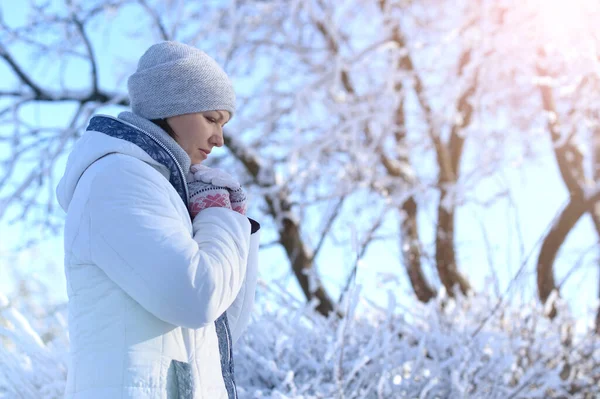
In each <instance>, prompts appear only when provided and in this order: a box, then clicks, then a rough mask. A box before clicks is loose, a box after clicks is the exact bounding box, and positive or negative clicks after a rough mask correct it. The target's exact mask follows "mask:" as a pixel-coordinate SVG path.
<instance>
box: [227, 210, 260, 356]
mask: <svg viewBox="0 0 600 399" xmlns="http://www.w3.org/2000/svg"><path fill="white" fill-rule="evenodd" d="M250 223H251V224H252V235H251V236H250V248H249V252H248V264H247V267H246V277H245V278H244V282H243V283H242V288H241V289H240V292H239V293H238V295H237V297H236V298H235V300H234V301H233V303H232V304H231V306H230V307H229V309H227V321H228V322H229V328H230V331H231V339H232V341H233V343H234V344H235V343H236V342H237V340H238V339H239V338H240V337H241V335H242V333H243V332H244V330H245V329H246V327H247V326H248V323H249V322H250V316H251V315H252V307H253V306H254V294H255V292H256V280H257V279H258V247H259V242H260V224H258V222H256V221H254V220H252V219H250Z"/></svg>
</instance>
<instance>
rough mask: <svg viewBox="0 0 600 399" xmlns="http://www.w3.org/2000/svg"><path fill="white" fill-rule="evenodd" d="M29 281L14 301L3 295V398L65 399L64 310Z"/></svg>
mask: <svg viewBox="0 0 600 399" xmlns="http://www.w3.org/2000/svg"><path fill="white" fill-rule="evenodd" d="M34 283H35V282H34V281H33V280H32V281H29V282H28V283H27V284H22V286H21V288H22V289H21V295H19V296H15V298H14V299H12V300H10V301H9V299H8V298H7V297H6V296H5V295H3V294H2V293H0V398H7V399H8V398H10V399H12V398H27V399H29V398H32V399H33V398H36V399H46V398H52V399H54V398H62V396H63V392H64V389H65V385H66V378H67V367H66V364H67V351H68V334H67V323H66V321H65V315H64V314H63V313H64V310H63V309H64V306H58V307H52V308H50V307H49V306H47V305H46V307H44V306H43V305H41V304H40V302H42V303H44V302H45V303H46V304H47V303H49V302H47V298H46V296H45V295H43V293H42V292H39V291H38V292H35V295H36V299H33V297H32V296H30V294H31V288H32V287H31V285H32V284H34Z"/></svg>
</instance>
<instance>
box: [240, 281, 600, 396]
mask: <svg viewBox="0 0 600 399" xmlns="http://www.w3.org/2000/svg"><path fill="white" fill-rule="evenodd" d="M284 298H285V296H284V295H274V296H273V298H271V302H272V301H277V300H278V299H279V302H278V303H276V306H275V308H276V310H275V311H272V312H271V311H267V312H264V313H263V314H261V315H260V317H259V318H258V320H257V321H256V322H255V323H253V324H251V326H250V327H249V329H248V331H247V332H246V334H245V335H244V336H243V338H242V339H241V340H240V341H241V342H240V343H239V344H238V346H237V351H236V360H237V361H236V377H237V382H238V386H239V387H240V389H239V391H240V398H273V399H283V398H347V399H350V398H564V397H578V398H579V397H581V398H595V397H599V396H600V385H599V380H600V367H599V366H598V362H599V361H600V350H599V349H598V348H597V343H598V340H597V337H596V336H595V335H594V334H593V332H592V331H589V332H585V333H580V334H575V332H574V331H573V328H574V327H575V321H574V320H572V319H570V318H569V316H568V310H567V309H565V308H562V309H561V312H560V314H561V316H559V317H558V318H556V319H555V320H552V321H551V320H549V319H548V318H547V317H545V316H544V314H543V311H544V309H541V308H540V306H539V305H537V304H531V305H529V306H520V307H515V306H512V307H509V306H508V305H500V306H497V305H498V303H497V300H494V299H492V298H489V297H486V296H484V295H478V296H473V297H468V298H465V297H458V298H457V299H449V298H447V297H445V296H444V295H443V293H442V294H441V295H440V297H438V298H437V299H436V300H435V301H431V303H429V304H421V303H418V302H415V303H414V305H413V306H412V307H411V308H405V307H402V306H400V305H398V304H396V303H395V302H394V297H393V296H392V295H391V294H390V297H389V298H390V300H389V306H388V307H387V309H381V308H379V307H377V306H375V305H373V304H371V303H369V301H368V300H366V298H361V296H360V295H359V292H355V293H354V295H353V297H352V298H351V302H350V306H349V311H348V312H347V314H346V317H345V318H343V319H337V318H336V317H330V318H329V319H324V318H322V317H320V316H319V315H317V314H316V313H315V312H314V311H313V310H312V309H313V308H314V304H312V306H311V305H309V306H296V307H293V306H290V303H289V301H287V300H284ZM561 305H562V306H563V307H564V304H561V303H560V302H559V301H557V306H561Z"/></svg>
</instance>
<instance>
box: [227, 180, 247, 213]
mask: <svg viewBox="0 0 600 399" xmlns="http://www.w3.org/2000/svg"><path fill="white" fill-rule="evenodd" d="M229 200H230V201H231V209H233V210H234V211H236V212H239V213H241V214H242V215H245V214H246V193H245V192H244V190H242V188H241V187H240V188H238V189H237V190H229Z"/></svg>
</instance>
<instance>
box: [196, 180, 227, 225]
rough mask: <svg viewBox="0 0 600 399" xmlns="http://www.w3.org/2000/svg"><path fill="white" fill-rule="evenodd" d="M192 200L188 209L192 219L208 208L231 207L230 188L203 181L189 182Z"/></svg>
mask: <svg viewBox="0 0 600 399" xmlns="http://www.w3.org/2000/svg"><path fill="white" fill-rule="evenodd" d="M188 191H189V194H190V200H189V205H188V209H189V211H190V216H191V217H192V220H193V219H194V218H195V217H196V215H197V214H198V213H200V211H202V210H203V209H206V208H212V207H219V208H229V209H231V200H230V199H229V190H228V189H227V188H225V187H218V186H215V185H213V184H210V183H204V182H202V181H192V182H188Z"/></svg>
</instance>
